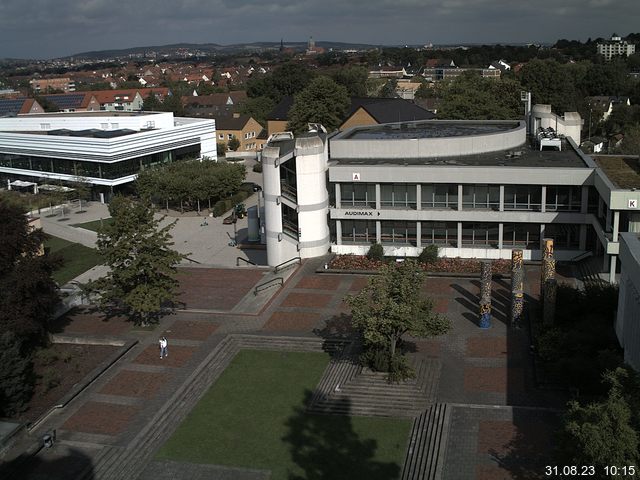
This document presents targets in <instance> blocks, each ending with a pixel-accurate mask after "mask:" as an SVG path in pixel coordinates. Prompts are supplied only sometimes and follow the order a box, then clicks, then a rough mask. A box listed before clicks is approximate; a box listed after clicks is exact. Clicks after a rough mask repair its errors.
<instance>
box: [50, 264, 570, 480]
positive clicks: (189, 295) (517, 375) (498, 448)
mask: <svg viewBox="0 0 640 480" xmlns="http://www.w3.org/2000/svg"><path fill="white" fill-rule="evenodd" d="M321 263H322V262H321V261H320V260H317V261H307V262H305V263H304V264H303V265H302V266H301V267H299V268H298V270H297V271H296V272H295V273H294V274H293V276H292V277H291V278H290V279H289V281H287V282H286V284H285V285H284V286H283V287H282V288H281V289H280V290H275V289H274V290H273V293H272V295H273V298H272V299H271V301H270V302H269V303H268V304H267V306H266V307H265V308H264V309H263V311H262V312H261V313H260V314H259V315H246V316H238V315H236V316H226V314H224V313H218V314H213V313H211V314H203V313H197V314H196V313H186V312H183V313H180V312H179V313H178V314H177V315H176V316H170V317H167V318H165V319H163V320H162V321H161V325H160V328H159V329H156V330H155V331H154V332H153V333H151V334H148V335H146V334H144V333H143V332H129V329H130V325H129V324H128V323H125V322H122V321H121V320H120V321H117V322H115V323H112V324H110V325H109V326H108V327H107V326H105V325H103V324H102V323H99V322H95V318H91V317H86V318H85V317H82V316H81V317H79V318H78V319H77V320H74V321H73V322H69V323H68V325H66V326H65V325H63V326H62V328H63V330H64V331H65V333H66V332H67V328H68V329H76V330H78V329H84V330H83V333H87V334H97V333H100V334H103V335H107V334H111V335H113V334H114V332H115V330H116V329H118V328H120V329H122V330H119V332H120V333H125V334H127V335H136V338H139V339H141V341H140V345H138V346H136V347H135V348H134V349H133V350H132V351H131V352H130V354H128V355H126V356H125V357H124V358H123V359H121V360H120V361H119V362H118V363H117V364H116V365H114V367H113V368H112V371H110V372H109V373H108V374H106V375H105V378H104V379H103V380H99V381H98V382H96V385H95V386H94V387H91V388H90V389H89V390H88V392H87V393H85V394H82V395H81V396H80V397H79V398H78V401H77V402H76V403H74V406H73V407H69V408H68V409H67V410H65V412H64V413H63V414H62V415H60V416H59V417H55V418H53V419H52V420H51V422H50V424H52V425H54V426H55V424H54V422H55V421H56V418H57V421H58V422H59V423H58V425H57V427H58V428H60V429H61V431H62V432H63V435H62V438H63V439H64V438H67V439H69V440H74V441H75V442H76V444H78V443H81V442H82V441H84V440H83V439H89V442H90V443H89V444H88V445H91V446H92V447H91V448H96V443H97V444H100V443H101V442H104V445H105V450H104V451H103V452H102V454H103V459H102V460H100V462H102V463H101V464H100V471H101V472H107V471H110V470H109V468H111V469H116V468H119V467H118V466H117V465H118V458H119V456H121V455H125V453H124V452H126V451H127V448H128V446H129V445H134V444H137V443H136V442H138V443H139V442H143V443H144V442H146V443H145V445H147V444H148V446H146V447H144V449H143V451H141V452H140V458H139V459H137V458H136V460H137V461H138V463H140V462H143V463H140V464H139V465H138V466H137V467H136V468H138V469H139V471H140V472H141V471H142V470H143V469H144V467H145V465H147V464H148V465H152V464H151V463H146V462H149V461H150V459H151V458H152V456H153V453H154V451H155V450H154V449H157V446H158V445H161V444H162V441H163V440H162V439H166V438H168V435H169V434H170V432H171V429H170V428H163V427H162V425H154V424H153V423H152V422H153V419H154V418H158V417H157V416H158V415H159V412H163V411H165V410H166V411H170V410H171V411H175V412H180V415H178V416H179V417H180V416H183V415H186V413H187V412H186V411H183V410H180V409H181V408H182V409H184V407H181V406H180V405H182V403H181V402H182V400H180V398H181V397H179V396H178V397H176V395H177V394H179V392H181V391H182V390H184V391H185V392H187V391H190V388H191V387H190V386H191V385H192V383H193V382H194V381H195V380H194V379H195V378H200V377H196V376H194V375H195V374H196V373H197V372H198V371H201V370H202V369H203V368H204V369H205V370H207V369H213V370H212V371H211V375H213V376H215V375H217V374H218V373H219V371H220V370H219V368H223V367H214V365H216V361H217V360H216V358H217V357H215V356H214V357H211V355H213V354H215V352H216V348H217V347H218V346H219V345H222V344H223V343H224V342H225V341H226V339H227V338H229V337H227V335H228V334H232V333H234V332H253V333H255V334H256V335H262V334H265V335H268V336H269V337H270V338H285V336H288V337H286V338H293V337H292V336H293V335H296V336H297V337H295V338H298V337H300V338H302V337H305V338H307V337H310V336H312V335H314V334H317V335H321V336H322V337H332V336H333V337H338V338H340V337H348V336H349V335H351V333H352V331H351V328H350V323H349V321H350V316H349V315H348V312H349V309H348V307H347V306H346V305H345V304H344V302H343V301H342V299H343V297H344V296H345V295H346V294H349V293H355V292H357V291H359V290H360V289H362V288H363V287H364V286H365V285H366V283H367V281H368V279H369V278H370V277H368V276H365V275H335V274H316V273H315V269H316V268H317V267H318V266H319V265H321ZM533 270H534V271H528V272H527V285H526V287H527V294H528V295H529V296H530V297H529V298H531V296H532V295H535V293H534V292H535V285H532V284H531V279H533V278H536V275H539V270H538V269H533ZM263 275H264V271H261V270H251V269H245V268H243V269H238V270H234V269H204V268H190V269H183V270H182V273H181V286H182V288H183V292H184V293H183V296H182V300H183V301H184V302H185V303H186V308H187V309H202V310H216V311H220V312H223V311H230V310H231V309H233V308H234V307H236V306H237V305H238V302H239V301H240V300H241V299H242V298H243V297H244V296H245V295H246V294H247V293H248V292H250V291H251V288H252V287H253V286H254V285H255V284H256V283H257V282H259V281H260V279H262V278H263ZM508 282H509V281H508V280H498V281H496V282H494V285H493V287H494V289H493V299H492V300H493V302H494V318H493V325H492V328H490V329H489V330H480V329H479V328H478V325H477V301H478V300H477V296H478V293H479V283H478V281H477V280H476V279H455V278H429V279H427V281H426V282H425V287H424V291H425V292H428V293H429V295H430V296H431V297H432V298H433V299H434V303H435V309H436V311H439V312H441V313H444V314H446V315H447V316H448V317H449V318H450V319H451V321H452V324H453V328H452V331H451V332H450V333H449V334H447V335H446V336H443V337H440V338H437V339H407V347H408V349H409V351H410V352H411V353H410V355H411V356H413V357H415V361H420V359H429V358H431V359H432V361H433V359H437V361H438V362H439V363H441V365H442V367H441V372H440V375H439V378H441V380H440V381H439V382H438V383H437V384H434V393H433V395H434V401H436V402H440V403H449V404H451V405H455V406H454V407H452V408H453V413H452V416H451V420H450V425H449V426H448V428H449V435H448V437H447V444H446V455H445V458H444V459H443V461H444V467H445V470H444V471H445V474H444V477H443V478H444V479H458V478H465V479H467V478H469V479H474V478H483V479H484V478H487V479H489V478H492V479H493V478H509V479H511V478H535V477H533V476H530V475H529V476H528V474H524V475H523V474H521V472H522V471H523V470H522V469H523V468H525V469H527V468H528V469H529V470H531V468H532V467H531V466H532V465H534V464H535V465H538V463H535V462H539V461H541V460H540V458H539V456H538V457H536V455H535V453H536V452H535V451H533V449H532V447H531V448H530V447H528V446H527V445H528V444H527V441H529V440H530V441H531V442H532V443H531V444H532V445H538V444H543V446H544V443H545V442H546V445H547V446H548V445H550V444H551V441H550V440H549V439H550V433H549V432H550V431H551V430H552V426H553V425H554V422H556V423H557V418H555V416H554V415H555V414H549V413H539V412H538V411H534V412H533V413H532V411H530V410H517V411H516V409H515V407H514V409H513V411H512V409H511V407H509V405H513V404H514V403H515V404H518V405H521V404H527V405H529V404H531V405H547V404H548V403H549V402H550V399H553V398H555V397H554V395H555V394H553V393H550V394H543V393H540V392H537V391H535V389H534V387H533V382H532V373H531V362H530V358H529V355H528V338H527V334H526V330H524V329H523V330H521V331H513V330H511V329H508V328H507V322H506V319H507V312H508V304H509V298H508V287H509V283H508ZM234 312H235V310H234ZM76 322H77V323H76ZM114 325H116V326H114ZM117 325H119V326H117ZM125 327H126V329H125ZM107 328H109V329H111V328H113V329H114V330H113V331H107V330H106V329H107ZM101 329H105V330H101ZM69 331H71V330H69ZM278 332H280V333H281V335H282V337H273V335H274V334H275V333H278ZM162 334H164V335H166V336H167V337H168V338H169V357H168V358H166V359H163V360H161V359H160V358H159V351H158V347H157V338H158V336H159V335H162ZM231 354H232V353H227V354H225V355H227V357H225V358H228V355H231ZM202 371H204V370H202ZM207 371H208V370H207ZM216 372H218V373H216ZM214 374H215V375H214ZM211 378H213V377H211ZM198 382H201V380H198ZM205 387H206V385H204V384H199V387H198V388H201V389H202V388H205ZM185 395H186V393H185ZM190 395H192V394H190ZM190 398H191V400H189V402H191V403H189V404H192V403H193V402H195V401H196V400H195V397H193V396H192V397H190ZM134 400H135V402H133V401H134ZM141 400H144V401H143V402H141ZM132 402H133V403H132ZM136 402H137V403H136ZM171 402H178V403H171ZM559 403H560V404H561V403H562V402H559ZM482 404H485V405H487V406H491V408H480V407H481V405H482ZM471 405H479V406H478V407H476V406H474V407H472V406H471ZM518 408H520V407H518ZM532 418H533V423H534V424H535V425H538V426H540V425H541V427H540V428H539V429H538V431H537V430H536V429H535V428H533V427H531V426H530V424H531V423H532V420H531V419H532ZM525 419H526V421H525ZM174 421H177V420H172V422H174ZM527 421H528V422H529V423H528V424H527V423H526V422H527ZM528 425H529V426H528ZM65 432H66V433H65ZM83 435H84V436H83ZM87 435H93V437H87ZM100 435H105V437H104V440H101V438H102V437H100ZM147 437H148V438H147ZM532 439H533V440H532ZM540 439H542V440H540ZM110 445H113V446H110ZM152 445H156V446H152ZM87 448H88V447H87ZM540 448H541V449H540V451H541V452H545V450H544V448H542V447H540ZM525 454H526V456H529V457H536V459H535V461H533V460H532V461H526V460H524V457H523V455H525ZM492 455H493V456H492ZM498 457H499V458H498ZM112 463H113V466H112V467H109V465H111V464H112ZM156 463H157V462H156ZM123 468H124V467H123ZM154 468H155V467H154ZM156 470H157V469H156ZM156 470H153V469H151V470H148V471H147V473H148V474H149V475H151V476H154V475H152V474H151V472H152V471H156ZM205 470H206V469H204V470H201V471H200V470H198V467H193V469H192V471H193V472H196V471H197V472H199V473H198V474H202V475H205V473H204V472H205ZM176 471H181V469H180V467H179V466H176ZM188 471H189V468H186V469H185V470H184V472H185V473H184V475H187V473H186V472H188ZM529 473H530V472H529ZM137 475H138V473H136V474H135V475H133V474H132V476H131V477H129V476H128V475H127V473H126V472H125V471H122V472H119V473H118V474H117V475H115V474H114V476H113V477H112V476H108V478H132V479H134V478H137ZM229 475H231V477H229V478H232V477H233V475H234V474H233V473H229ZM238 475H241V474H240V473H238ZM518 475H519V476H518ZM100 478H107V477H106V476H99V475H98V476H97V477H96V480H99V479H100ZM141 478H151V477H150V476H148V477H144V475H143V477H141ZM184 478H187V477H184ZM221 478H222V477H221ZM235 478H243V477H242V476H237V477H235ZM247 478H249V477H247Z"/></svg>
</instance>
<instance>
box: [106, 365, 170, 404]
mask: <svg viewBox="0 0 640 480" xmlns="http://www.w3.org/2000/svg"><path fill="white" fill-rule="evenodd" d="M167 377H168V375H167V374H165V373H153V372H138V371H135V370H121V371H120V372H118V373H117V374H116V376H115V377H114V378H112V379H111V380H110V381H109V383H107V384H106V385H105V386H104V387H102V389H101V390H100V393H102V394H105V395H122V396H127V397H143V398H151V397H153V396H154V395H155V394H156V393H157V392H158V391H159V390H160V388H161V387H162V386H163V385H164V384H165V383H166V382H167Z"/></svg>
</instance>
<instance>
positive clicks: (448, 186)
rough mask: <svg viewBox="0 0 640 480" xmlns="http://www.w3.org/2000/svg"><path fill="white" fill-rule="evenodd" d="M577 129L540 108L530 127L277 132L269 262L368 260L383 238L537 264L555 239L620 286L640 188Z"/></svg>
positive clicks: (399, 249)
mask: <svg viewBox="0 0 640 480" xmlns="http://www.w3.org/2000/svg"><path fill="white" fill-rule="evenodd" d="M580 125H581V119H580V117H579V115H578V114H576V113H571V112H568V113H565V114H564V116H561V117H560V116H556V115H554V114H553V113H552V112H551V110H550V108H549V107H548V106H535V107H534V108H533V109H532V112H531V117H530V121H528V122H525V121H444V120H441V121H437V120H427V121H419V122H403V123H395V124H386V125H376V126H363V127H355V128H351V129H349V130H346V131H344V132H341V133H338V134H337V135H335V136H333V137H331V138H330V139H329V140H328V141H327V140H326V139H325V138H324V137H323V135H322V134H319V133H311V134H308V135H307V136H305V137H301V138H293V137H292V136H291V135H289V136H288V137H286V139H283V138H282V137H280V136H274V137H272V140H271V141H270V142H269V143H268V144H267V146H266V147H265V149H264V155H263V162H264V166H263V169H264V170H263V171H264V173H263V175H264V180H265V185H264V191H265V200H266V202H265V203H268V205H270V206H268V208H267V209H266V213H265V217H266V229H267V246H268V249H267V253H268V261H269V264H270V265H276V264H278V263H280V262H282V261H284V260H287V259H289V258H291V257H293V256H298V255H299V256H301V257H305V256H315V255H320V254H324V253H326V252H327V251H328V250H329V249H330V250H331V251H332V252H335V253H339V254H349V253H353V254H364V253H366V252H367V250H368V249H369V247H370V245H371V243H374V242H378V243H381V244H382V245H383V247H384V250H385V254H386V255H392V256H417V255H418V254H419V253H420V252H421V251H422V249H423V248H424V247H425V246H427V245H437V246H438V247H439V254H440V256H447V257H463V258H493V259H497V258H510V257H511V250H512V249H513V248H519V249H523V250H524V255H525V259H534V260H535V259H539V258H541V242H542V240H543V238H553V239H554V240H555V253H556V258H557V259H558V260H571V259H574V258H579V257H581V256H582V255H586V254H587V252H592V254H593V255H597V256H601V257H602V265H603V271H605V272H609V277H608V278H609V280H610V281H611V282H615V280H616V270H617V267H618V265H617V256H618V252H619V232H621V231H626V230H632V229H635V228H636V225H637V228H638V230H639V231H640V216H639V215H638V213H636V211H637V209H638V202H640V182H639V183H638V189H637V190H635V189H634V188H632V187H630V186H629V185H626V184H621V183H620V182H619V181H614V180H611V179H610V178H609V175H611V174H612V171H614V170H615V169H616V168H618V166H617V164H616V165H612V164H611V162H610V161H608V160H606V159H604V160H601V159H598V161H594V159H592V158H591V157H589V156H587V155H585V154H584V153H583V152H581V151H580V149H579V148H578V147H577V142H579V141H580V134H579V132H580ZM309 138H315V140H313V142H312V141H311V140H309ZM310 142H311V144H312V145H313V147H312V148H311V147H309V146H308V145H310ZM328 152H330V158H329V156H328ZM323 158H328V160H327V163H326V166H324V163H323V162H324V160H321V159H323ZM622 163H623V164H624V162H622ZM628 168H630V169H632V167H628ZM301 172H304V176H302V175H301ZM312 172H315V173H312ZM622 177H623V178H627V177H628V175H625V174H624V173H623V174H622ZM302 184H304V188H301V185H302ZM298 192H304V193H303V194H302V195H301V194H299V193H298ZM326 199H328V208H327V207H326ZM269 202H270V204H269ZM310 212H313V218H314V221H313V222H312V223H307V222H306V221H303V220H302V219H303V218H308V217H307V215H309V214H310ZM321 219H324V222H323V221H321ZM325 228H328V232H329V237H328V238H327V237H326V236H325V234H326V233H325V232H327V230H325Z"/></svg>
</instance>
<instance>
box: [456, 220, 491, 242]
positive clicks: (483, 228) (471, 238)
mask: <svg viewBox="0 0 640 480" xmlns="http://www.w3.org/2000/svg"><path fill="white" fill-rule="evenodd" d="M462 246H463V247H464V246H474V247H497V246H498V224H497V223H466V222H465V223H463V224H462Z"/></svg>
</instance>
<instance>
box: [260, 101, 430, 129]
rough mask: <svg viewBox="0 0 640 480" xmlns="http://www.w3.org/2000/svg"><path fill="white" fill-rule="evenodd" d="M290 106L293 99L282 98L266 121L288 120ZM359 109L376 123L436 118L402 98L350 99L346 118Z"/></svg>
mask: <svg viewBox="0 0 640 480" xmlns="http://www.w3.org/2000/svg"><path fill="white" fill-rule="evenodd" d="M292 106H293V97H290V96H287V97H284V98H283V99H282V100H280V103H278V105H276V107H275V108H274V109H273V110H272V111H271V113H269V115H268V116H267V120H288V117H289V110H290V109H291V107H292ZM361 107H362V108H364V109H365V110H366V111H367V112H368V113H369V115H371V116H372V117H373V118H374V119H375V120H376V122H378V123H392V122H404V121H411V120H432V119H434V118H435V117H436V116H435V114H433V113H431V112H430V111H428V110H425V109H424V108H422V107H419V106H417V105H415V104H414V103H411V102H409V101H408V100H404V99H402V98H369V97H351V105H350V107H349V111H348V113H347V117H346V118H349V117H351V115H353V114H354V113H355V112H356V111H357V110H358V109H359V108H361ZM345 120H346V119H345Z"/></svg>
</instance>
